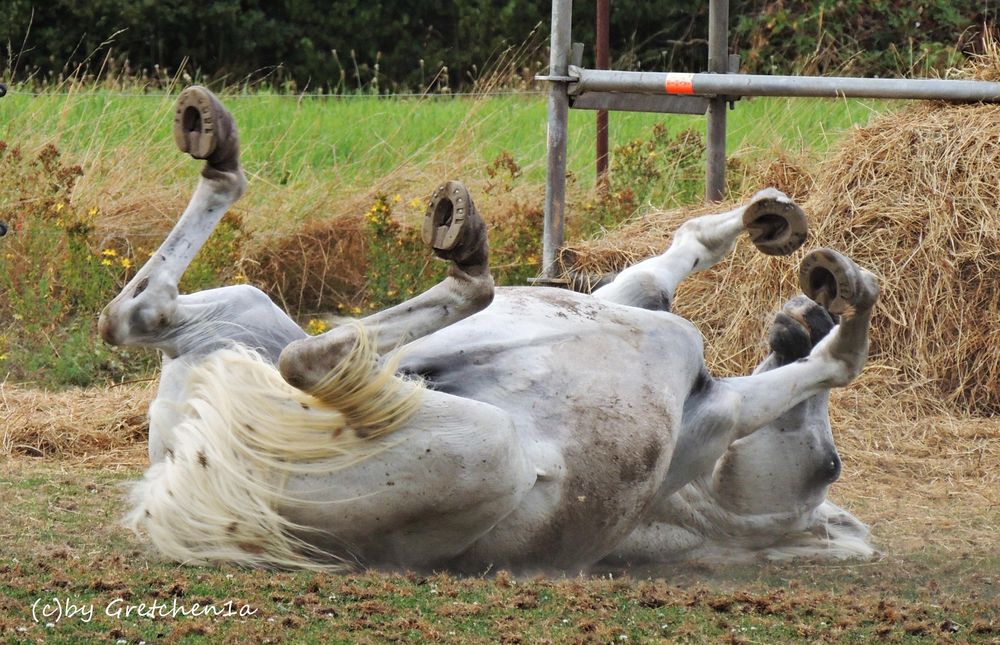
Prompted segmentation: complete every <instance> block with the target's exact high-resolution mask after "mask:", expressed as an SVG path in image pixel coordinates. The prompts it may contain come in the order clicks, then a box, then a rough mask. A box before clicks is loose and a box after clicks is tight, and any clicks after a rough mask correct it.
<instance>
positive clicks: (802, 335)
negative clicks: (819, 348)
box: [767, 295, 834, 365]
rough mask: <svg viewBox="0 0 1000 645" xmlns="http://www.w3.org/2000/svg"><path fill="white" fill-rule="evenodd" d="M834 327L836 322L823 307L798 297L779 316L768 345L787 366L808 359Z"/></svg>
mask: <svg viewBox="0 0 1000 645" xmlns="http://www.w3.org/2000/svg"><path fill="white" fill-rule="evenodd" d="M833 326H834V321H833V318H831V317H830V313H829V312H828V311H827V310H826V309H824V308H823V307H822V306H821V305H819V304H818V303H816V302H814V301H813V300H810V299H809V298H808V297H806V296H801V295H800V296H795V297H794V298H791V299H790V300H789V301H788V302H786V303H785V305H784V306H783V307H782V308H781V311H779V312H778V313H777V314H776V315H775V317H774V322H773V323H772V324H771V331H770V333H769V334H768V337H767V344H768V345H769V346H770V347H771V351H772V352H774V355H775V356H776V357H777V359H778V364H779V365H785V364H787V363H791V362H793V361H796V360H798V359H800V358H804V357H806V356H808V355H809V352H811V351H812V348H813V347H815V345H816V343H818V342H819V341H821V340H823V337H824V336H826V335H827V334H828V333H830V330H831V329H833Z"/></svg>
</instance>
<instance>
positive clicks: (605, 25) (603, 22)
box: [594, 0, 611, 188]
mask: <svg viewBox="0 0 1000 645" xmlns="http://www.w3.org/2000/svg"><path fill="white" fill-rule="evenodd" d="M610 4H611V3H610V0H597V59H596V64H595V65H594V66H595V67H596V68H597V69H608V68H609V67H610V66H611V56H610V52H609V51H608V50H609V40H610V31H611V27H610V21H611V7H610ZM607 182H608V111H607V110H598V111H597V185H598V187H600V188H604V187H605V186H606V185H607Z"/></svg>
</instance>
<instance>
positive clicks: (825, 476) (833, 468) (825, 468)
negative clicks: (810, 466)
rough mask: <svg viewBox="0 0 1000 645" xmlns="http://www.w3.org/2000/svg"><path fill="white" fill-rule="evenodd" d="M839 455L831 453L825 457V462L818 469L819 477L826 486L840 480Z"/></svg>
mask: <svg viewBox="0 0 1000 645" xmlns="http://www.w3.org/2000/svg"><path fill="white" fill-rule="evenodd" d="M840 470H841V463H840V455H838V454H837V452H836V451H834V452H831V453H830V454H829V455H827V458H826V461H825V462H823V465H822V467H820V471H819V477H820V479H822V480H823V481H824V482H825V483H827V484H832V483H833V482H835V481H837V480H838V479H840Z"/></svg>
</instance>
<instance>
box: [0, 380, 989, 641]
mask: <svg viewBox="0 0 1000 645" xmlns="http://www.w3.org/2000/svg"><path fill="white" fill-rule="evenodd" d="M866 392H867V390H866V388H865V387H864V385H863V384H862V386H861V387H860V388H856V389H851V388H848V389H846V390H843V391H838V392H836V393H835V394H834V396H833V400H832V405H831V408H832V410H833V411H834V412H833V419H832V420H833V425H834V432H835V435H836V437H837V441H838V447H839V449H840V452H841V457H842V459H843V463H844V470H843V474H842V476H841V480H840V481H839V482H838V483H837V484H835V486H834V487H833V489H832V492H831V498H832V499H833V500H834V501H835V502H836V503H838V504H840V505H842V506H844V507H846V508H847V509H849V510H851V511H852V512H853V513H854V514H855V515H857V516H858V517H859V518H861V519H863V520H864V521H866V522H868V523H869V524H870V525H871V527H872V534H873V538H874V542H875V543H876V544H877V545H878V547H879V549H880V550H881V555H880V556H879V557H878V558H876V559H874V560H872V561H869V562H841V563H817V562H795V563H783V564H778V563H760V564H755V565H748V566H742V567H720V566H693V567H687V568H684V569H678V568H676V567H672V568H669V569H664V568H648V569H644V570H636V571H630V572H619V573H618V574H617V575H611V576H608V575H603V576H594V577H590V578H571V579H560V580H542V579H535V580H517V579H515V578H512V577H510V576H508V575H506V574H504V573H500V574H498V575H496V576H494V577H487V578H470V579H456V578H452V577H449V576H446V575H442V576H430V577H422V576H413V575H399V574H366V575H335V574H316V573H301V572H300V573H273V572H271V573H267V572H248V571H243V570H238V569H232V568H225V567H224V568H222V569H209V568H200V567H183V566H180V567H178V566H176V565H173V564H170V563H165V562H162V561H160V560H159V559H158V558H157V557H156V556H155V554H152V553H150V552H149V551H148V550H147V547H146V545H144V544H143V543H142V542H140V541H138V540H137V539H136V538H135V537H134V536H132V535H131V534H130V533H128V532H127V531H125V530H124V529H123V528H122V527H121V526H120V525H119V523H118V518H119V517H120V515H121V513H122V511H123V509H124V501H123V498H124V495H125V492H126V491H125V488H124V484H125V483H126V482H127V481H129V480H133V479H135V478H137V477H138V476H140V475H141V472H142V469H143V468H144V466H145V462H146V455H145V444H144V434H145V428H144V422H143V418H144V416H143V411H144V408H145V406H146V405H147V404H148V400H149V398H150V396H151V395H152V388H151V384H136V385H128V386H124V387H121V388H110V389H107V390H88V391H79V392H75V393H73V392H70V393H67V394H64V395H57V396H50V395H42V394H41V393H39V392H36V391H33V390H24V389H19V388H12V387H9V386H5V387H3V388H2V389H0V419H3V420H4V421H5V426H4V428H5V429H4V434H3V444H2V447H3V451H4V454H3V455H2V456H0V543H2V544H4V545H5V546H4V547H3V553H2V555H0V570H2V573H3V575H2V576H0V578H7V579H9V582H7V583H0V590H2V591H0V639H2V640H5V641H14V642H36V641H44V642H73V641H75V640H79V639H81V638H110V639H113V640H116V641H117V642H122V641H124V642H139V641H141V640H145V641H146V642H151V641H153V640H161V639H163V640H165V641H167V642H179V641H183V642H187V641H189V640H193V641H206V642H214V641H217V640H243V639H247V638H249V639H251V640H258V641H260V642H268V641H270V642H301V641H307V642H308V641H311V640H314V639H318V638H332V639H333V640H335V641H342V642H358V641H361V642H365V641H367V642H384V641H386V640H434V641H444V642H490V641H495V640H496V639H500V640H504V641H506V642H536V641H546V640H549V641H550V642H556V641H560V640H561V641H570V642H588V641H591V642H592V641H602V642H608V641H615V642H625V641H628V640H632V641H639V642H652V641H659V640H661V639H663V638H666V639H668V640H673V641H677V642H699V641H701V640H704V639H706V638H707V639H712V640H723V641H729V642H781V641H788V640H804V641H827V642H841V641H867V640H870V639H871V638H876V637H877V638H881V639H886V640H889V641H904V642H940V641H955V642H998V641H1000V618H998V616H1000V538H998V535H1000V449H998V446H1000V420H997V419H993V418H975V417H960V416H955V415H945V414H941V415H932V416H922V417H917V416H916V415H914V417H913V418H907V417H906V416H905V415H904V414H903V413H898V414H895V415H885V414H883V413H882V412H883V411H884V409H885V404H884V403H885V402H884V401H881V400H879V399H877V398H873V397H872V396H871V395H870V394H866ZM894 417H895V418H894ZM54 599H63V600H64V601H68V602H77V604H79V605H83V606H85V605H87V604H88V603H89V604H90V605H95V606H97V608H98V612H97V613H98V614H100V610H101V608H102V607H103V608H104V609H105V610H107V608H108V606H109V603H110V605H111V607H119V606H120V605H121V604H122V603H131V604H137V603H147V604H148V603H151V602H153V601H155V600H156V599H160V601H161V602H177V601H178V599H179V600H180V601H182V604H183V602H187V603H191V602H195V601H201V602H202V604H203V605H212V604H214V605H215V606H219V605H220V603H226V602H230V603H232V602H236V603H237V604H238V603H243V604H244V605H245V606H247V607H251V606H252V608H254V609H255V610H256V612H255V614H254V616H253V617H240V616H238V615H234V616H233V617H231V618H229V617H226V616H212V617H200V618H193V617H186V616H180V617H176V616H171V617H168V618H162V617H161V618H144V617H141V616H133V617H130V618H122V617H121V616H116V615H114V612H112V615H110V616H109V615H107V613H106V611H105V614H101V615H99V616H96V617H95V618H94V619H93V620H92V621H89V622H84V621H82V620H80V619H79V617H78V616H77V617H66V616H65V614H64V615H63V616H62V618H61V621H55V622H53V621H52V620H48V621H46V620H45V619H44V617H43V618H41V619H39V620H37V622H36V620H35V619H34V618H33V616H32V613H33V612H32V608H33V607H34V610H35V613H37V611H38V609H39V607H42V608H44V607H46V606H50V605H51V606H55V605H52V602H53V600H54ZM122 599H125V600H122ZM42 600H44V601H45V602H42ZM231 606H235V605H231ZM232 611H233V612H236V611H237V610H236V609H233V610H232Z"/></svg>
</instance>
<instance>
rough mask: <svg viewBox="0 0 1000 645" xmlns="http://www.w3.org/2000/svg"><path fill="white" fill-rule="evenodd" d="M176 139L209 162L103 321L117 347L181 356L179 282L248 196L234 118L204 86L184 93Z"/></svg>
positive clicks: (105, 333)
mask: <svg viewBox="0 0 1000 645" xmlns="http://www.w3.org/2000/svg"><path fill="white" fill-rule="evenodd" d="M174 138H175V140H176V142H177V144H178V146H179V147H180V148H181V150H182V151H184V152H187V153H189V154H191V155H192V156H193V157H195V158H197V159H204V160H205V166H204V168H203V169H202V171H201V177H200V179H199V180H198V186H197V188H196V189H195V191H194V194H193V195H192V196H191V200H190V202H189V203H188V206H187V208H186V209H185V210H184V213H183V214H182V215H181V218H180V220H179V221H178V222H177V224H176V225H175V226H174V228H173V229H172V230H171V231H170V234H169V235H168V236H167V238H166V240H164V242H163V243H162V244H161V245H160V247H159V248H158V249H157V251H156V252H155V253H154V254H153V255H152V256H151V257H150V258H149V260H148V261H147V262H146V264H145V265H143V267H142V268H141V269H140V270H139V271H138V272H137V273H136V274H135V277H133V278H132V279H131V280H130V281H129V283H128V284H127V285H125V288H124V289H123V290H122V292H121V293H120V294H119V295H118V296H117V297H116V298H115V299H114V300H112V301H111V303H109V304H108V305H107V306H106V307H105V308H104V311H103V312H101V318H100V321H99V323H98V329H99V330H100V334H101V336H102V337H103V338H104V340H105V341H107V342H108V343H110V344H112V345H141V346H147V347H156V348H158V349H162V350H163V351H164V352H165V353H167V354H168V355H173V354H176V352H175V351H174V349H175V348H173V347H172V346H171V343H170V342H169V340H168V339H166V338H164V336H165V333H164V332H165V330H168V329H170V328H171V327H173V326H174V325H175V324H176V318H177V296H178V293H177V284H178V282H179V281H180V279H181V276H182V275H183V274H184V271H185V270H186V269H187V267H188V265H189V264H190V263H191V260H192V259H194V256H195V254H196V253H197V252H198V249H200V248H201V247H202V245H203V244H204V243H205V241H206V240H207V239H208V237H209V235H211V233H212V230H213V229H214V228H215V225H216V224H218V222H219V220H220V219H222V216H223V215H224V214H225V213H226V210H227V209H228V208H229V207H230V206H231V205H232V204H233V202H235V201H236V200H237V199H239V197H240V196H241V195H242V194H243V191H244V190H245V188H246V178H245V177H244V176H243V170H242V169H241V168H240V162H239V152H240V144H239V136H238V135H237V132H236V124H235V122H234V121H233V118H232V116H230V114H229V113H228V112H227V111H226V109H225V108H224V107H222V104H221V103H219V101H218V99H216V98H215V96H213V95H212V94H211V93H210V92H209V91H208V90H206V89H205V88H202V87H189V88H188V89H186V90H184V92H182V93H181V96H180V99H179V101H178V104H177V113H176V116H175V120H174Z"/></svg>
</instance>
